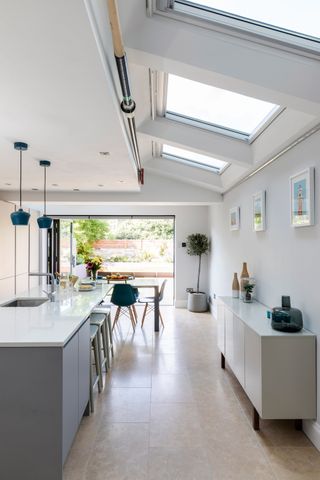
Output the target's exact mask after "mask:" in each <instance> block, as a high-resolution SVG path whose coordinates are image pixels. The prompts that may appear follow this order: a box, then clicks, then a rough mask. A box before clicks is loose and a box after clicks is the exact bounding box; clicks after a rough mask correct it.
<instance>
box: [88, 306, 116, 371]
mask: <svg viewBox="0 0 320 480" xmlns="http://www.w3.org/2000/svg"><path fill="white" fill-rule="evenodd" d="M92 313H94V314H102V315H104V317H105V323H106V333H107V341H108V346H109V350H110V351H111V356H112V357H113V356H114V348H113V335H112V325H111V305H110V304H108V303H104V302H101V303H100V304H99V305H97V306H96V307H94V309H93V310H92ZM109 363H110V362H109Z"/></svg>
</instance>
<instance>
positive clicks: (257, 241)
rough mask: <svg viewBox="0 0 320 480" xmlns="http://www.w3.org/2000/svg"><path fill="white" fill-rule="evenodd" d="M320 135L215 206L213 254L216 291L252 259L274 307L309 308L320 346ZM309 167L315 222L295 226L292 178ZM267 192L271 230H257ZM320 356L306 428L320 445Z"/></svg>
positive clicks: (260, 287) (261, 296) (308, 323)
mask: <svg viewBox="0 0 320 480" xmlns="http://www.w3.org/2000/svg"><path fill="white" fill-rule="evenodd" d="M319 151H320V134H319V133H318V134H315V135H313V136H312V137H311V138H309V139H308V140H306V141H304V142H303V143H302V144H300V145H298V146H297V147H295V148H294V149H293V150H291V151H290V152H288V153H287V154H286V155H285V156H283V157H281V158H280V159H279V160H277V161H276V162H275V163H274V164H272V165H270V166H269V167H267V168H265V169H264V170H262V171H261V172H260V173H258V174H256V175H255V176H254V177H253V178H251V179H250V180H248V181H246V182H245V183H243V184H242V185H239V186H238V187H237V188H235V189H234V190H232V191H230V192H229V193H228V194H226V195H225V198H224V202H223V203H222V204H216V205H214V206H212V207H210V213H209V218H210V229H211V238H212V254H211V258H210V267H209V270H210V273H209V275H210V293H211V295H213V294H214V293H215V294H217V295H230V294H231V283H232V277H233V272H238V273H240V272H241V267H242V262H243V261H247V262H248V269H249V273H250V275H252V276H254V277H255V278H256V281H257V291H256V292H257V298H258V300H259V301H261V302H262V303H264V304H266V305H268V306H271V307H272V306H276V305H279V304H280V303H281V295H290V296H291V303H292V305H293V306H294V307H297V308H300V309H301V310H302V312H303V318H304V324H305V327H306V328H307V329H309V330H311V331H312V332H314V333H316V334H317V335H318V351H319V350H320V349H319V346H320V342H319V339H320V336H319V335H320V300H319V291H320V290H319V287H320V283H319V282H320V225H319V224H320V215H319V211H320V209H319V204H320V192H319V184H320V182H319V180H320V159H319ZM308 166H314V167H316V196H315V206H316V210H315V221H316V224H315V226H312V227H304V228H293V227H291V225H290V193H289V177H290V176H291V175H293V174H295V173H298V172H299V171H301V170H303V169H304V168H306V167H308ZM259 190H266V192H267V201H266V209H267V230H266V231H265V232H254V231H253V228H252V195H253V194H254V193H256V192H258V191H259ZM233 206H240V208H241V227H240V230H239V231H230V230H229V224H228V214H229V209H230V208H231V207H233ZM319 372H320V356H319V358H318V412H319V413H318V423H317V424H315V423H312V424H311V422H305V425H304V428H305V430H306V431H307V433H308V435H309V436H310V437H311V438H312V439H313V441H314V443H316V444H317V446H318V447H319V448H320V373H319Z"/></svg>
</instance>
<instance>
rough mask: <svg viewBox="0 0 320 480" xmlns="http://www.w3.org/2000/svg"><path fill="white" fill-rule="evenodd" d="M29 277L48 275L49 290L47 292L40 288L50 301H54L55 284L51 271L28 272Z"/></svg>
mask: <svg viewBox="0 0 320 480" xmlns="http://www.w3.org/2000/svg"><path fill="white" fill-rule="evenodd" d="M29 277H49V278H51V292H47V290H42V291H43V292H44V293H45V294H46V295H47V296H48V299H49V300H50V302H54V301H55V295H56V284H55V278H54V275H53V273H45V272H44V273H37V272H33V273H29Z"/></svg>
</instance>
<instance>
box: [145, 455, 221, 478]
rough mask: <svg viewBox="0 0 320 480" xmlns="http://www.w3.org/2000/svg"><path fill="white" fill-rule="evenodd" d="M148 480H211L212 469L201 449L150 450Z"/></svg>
mask: <svg viewBox="0 0 320 480" xmlns="http://www.w3.org/2000/svg"><path fill="white" fill-rule="evenodd" d="M148 479H149V480H213V469H212V466H211V464H210V462H209V460H208V458H207V454H206V452H205V451H204V449H201V448H189V449H188V448H183V449H178V448H150V451H149V464H148Z"/></svg>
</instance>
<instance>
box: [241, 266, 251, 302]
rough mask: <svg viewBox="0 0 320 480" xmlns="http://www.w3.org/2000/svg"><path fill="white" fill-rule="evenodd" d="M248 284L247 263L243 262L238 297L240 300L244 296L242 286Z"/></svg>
mask: <svg viewBox="0 0 320 480" xmlns="http://www.w3.org/2000/svg"><path fill="white" fill-rule="evenodd" d="M248 282H249V272H248V267H247V262H243V265H242V272H241V276H240V297H241V298H242V300H243V299H244V297H245V294H246V292H245V289H244V286H245V285H247V283H248Z"/></svg>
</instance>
